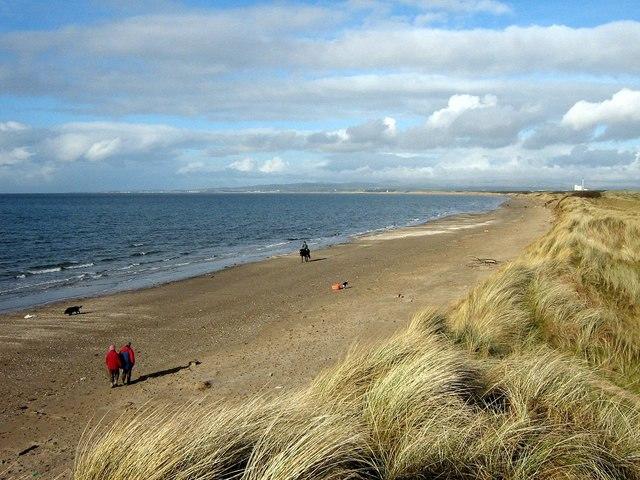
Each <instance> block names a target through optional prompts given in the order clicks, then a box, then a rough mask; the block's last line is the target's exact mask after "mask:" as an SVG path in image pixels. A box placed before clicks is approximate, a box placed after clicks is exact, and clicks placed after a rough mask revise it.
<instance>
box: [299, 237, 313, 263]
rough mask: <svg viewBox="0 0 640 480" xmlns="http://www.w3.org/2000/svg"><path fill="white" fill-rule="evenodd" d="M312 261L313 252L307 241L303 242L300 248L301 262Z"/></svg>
mask: <svg viewBox="0 0 640 480" xmlns="http://www.w3.org/2000/svg"><path fill="white" fill-rule="evenodd" d="M309 260H311V250H309V246H308V245H307V242H306V241H303V242H302V246H301V247H300V261H301V262H308V261H309Z"/></svg>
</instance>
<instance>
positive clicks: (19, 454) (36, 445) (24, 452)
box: [18, 443, 40, 457]
mask: <svg viewBox="0 0 640 480" xmlns="http://www.w3.org/2000/svg"><path fill="white" fill-rule="evenodd" d="M39 446H40V445H38V444H37V443H34V444H33V445H31V446H29V447H27V448H25V449H24V450H21V451H20V452H18V456H19V457H21V456H22V455H26V454H27V453H29V452H31V451H33V450H35V449H36V448H38V447H39Z"/></svg>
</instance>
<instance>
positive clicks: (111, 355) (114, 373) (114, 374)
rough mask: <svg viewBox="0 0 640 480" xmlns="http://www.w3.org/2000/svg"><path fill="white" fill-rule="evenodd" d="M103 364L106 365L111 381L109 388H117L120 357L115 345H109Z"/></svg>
mask: <svg viewBox="0 0 640 480" xmlns="http://www.w3.org/2000/svg"><path fill="white" fill-rule="evenodd" d="M105 363H106V364H107V371H108V372H109V377H110V379H111V388H114V387H117V386H118V377H119V376H120V367H121V366H122V365H121V363H120V355H118V352H116V346H115V345H109V350H108V351H107V355H106V357H105Z"/></svg>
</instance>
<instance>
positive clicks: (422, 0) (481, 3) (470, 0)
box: [399, 0, 511, 15]
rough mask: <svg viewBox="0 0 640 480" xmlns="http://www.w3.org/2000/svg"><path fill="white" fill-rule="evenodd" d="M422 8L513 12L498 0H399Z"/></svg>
mask: <svg viewBox="0 0 640 480" xmlns="http://www.w3.org/2000/svg"><path fill="white" fill-rule="evenodd" d="M399 3H403V4H406V5H412V6H415V7H417V8H420V9H422V10H444V11H448V12H453V13H490V14H492V15H504V14H507V13H511V7H509V5H507V4H506V3H504V2H499V1H497V0H399Z"/></svg>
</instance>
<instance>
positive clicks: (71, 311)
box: [64, 305, 82, 315]
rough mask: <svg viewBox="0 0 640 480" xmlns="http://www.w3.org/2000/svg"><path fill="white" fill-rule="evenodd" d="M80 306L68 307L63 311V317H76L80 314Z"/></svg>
mask: <svg viewBox="0 0 640 480" xmlns="http://www.w3.org/2000/svg"><path fill="white" fill-rule="evenodd" d="M81 308H82V305H74V306H73V307H69V308H67V309H66V310H65V311H64V314H65V315H78V314H80V309H81Z"/></svg>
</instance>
